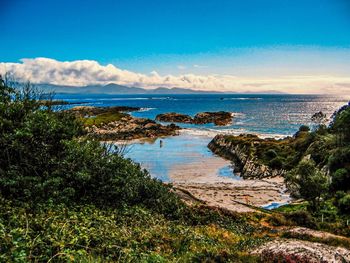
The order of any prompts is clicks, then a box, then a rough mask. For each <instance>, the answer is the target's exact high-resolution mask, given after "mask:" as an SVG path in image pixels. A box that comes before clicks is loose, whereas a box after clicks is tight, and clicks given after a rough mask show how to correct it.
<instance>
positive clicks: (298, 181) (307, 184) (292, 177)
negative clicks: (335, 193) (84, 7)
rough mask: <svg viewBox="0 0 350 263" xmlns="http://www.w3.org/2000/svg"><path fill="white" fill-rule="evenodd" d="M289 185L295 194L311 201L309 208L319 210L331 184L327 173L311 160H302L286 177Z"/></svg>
mask: <svg viewBox="0 0 350 263" xmlns="http://www.w3.org/2000/svg"><path fill="white" fill-rule="evenodd" d="M285 180H286V183H287V187H288V188H289V189H290V190H291V191H292V194H293V195H294V196H299V197H301V198H304V199H305V200H307V201H309V208H310V209H311V210H312V211H317V210H318V209H319V207H320V203H321V200H322V199H321V198H322V197H323V196H324V195H325V194H326V193H327V192H328V189H329V185H328V179H327V177H326V175H324V174H323V173H322V172H321V171H319V170H318V169H317V168H316V166H315V163H314V162H313V161H310V160H304V161H301V162H300V163H299V164H298V166H297V167H296V168H295V169H293V170H292V171H291V172H290V173H289V174H288V175H287V176H286V178H285Z"/></svg>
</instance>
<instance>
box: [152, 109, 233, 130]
mask: <svg viewBox="0 0 350 263" xmlns="http://www.w3.org/2000/svg"><path fill="white" fill-rule="evenodd" d="M156 120H157V121H163V122H180V123H192V124H207V123H214V124H215V125H218V126H224V125H228V124H230V123H232V113H230V112H225V111H218V112H200V113H198V114H196V115H195V116H194V118H192V117H191V116H189V115H186V114H180V113H176V112H170V113H163V114H158V115H157V116H156Z"/></svg>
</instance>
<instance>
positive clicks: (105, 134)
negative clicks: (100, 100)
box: [87, 115, 180, 140]
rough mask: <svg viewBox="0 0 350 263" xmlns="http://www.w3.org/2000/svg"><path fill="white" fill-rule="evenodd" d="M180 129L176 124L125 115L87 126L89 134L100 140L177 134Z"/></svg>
mask: <svg viewBox="0 0 350 263" xmlns="http://www.w3.org/2000/svg"><path fill="white" fill-rule="evenodd" d="M179 130H180V127H179V126H176V125H175V124H170V125H166V126H165V125H161V124H159V123H156V122H155V121H153V120H150V119H144V118H134V117H132V116H129V115H127V116H125V117H123V118H121V119H120V120H118V121H113V122H110V123H108V124H104V125H102V126H100V127H96V126H94V125H93V126H91V127H87V131H88V134H89V135H90V136H92V137H94V138H97V139H99V140H132V139H140V138H155V137H163V136H173V135H177V134H178V131H179Z"/></svg>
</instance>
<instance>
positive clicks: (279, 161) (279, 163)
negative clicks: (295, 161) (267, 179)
mask: <svg viewBox="0 0 350 263" xmlns="http://www.w3.org/2000/svg"><path fill="white" fill-rule="evenodd" d="M284 162H285V159H284V158H282V157H280V156H278V157H275V158H273V159H272V160H271V161H270V162H269V166H270V167H271V168H272V169H282V167H283V164H284Z"/></svg>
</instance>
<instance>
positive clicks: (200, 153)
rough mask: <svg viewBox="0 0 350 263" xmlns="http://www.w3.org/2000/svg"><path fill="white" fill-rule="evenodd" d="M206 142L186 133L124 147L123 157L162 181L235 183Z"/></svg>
mask: <svg viewBox="0 0 350 263" xmlns="http://www.w3.org/2000/svg"><path fill="white" fill-rule="evenodd" d="M210 140H211V138H210V137H207V136H192V135H188V134H181V135H179V136H172V137H166V138H158V139H155V140H142V141H140V140H139V141H135V142H133V143H131V144H129V145H128V146H127V147H126V151H125V157H127V158H131V159H133V160H136V161H137V162H138V163H140V164H141V166H142V167H144V168H145V169H147V170H148V171H150V173H151V175H152V176H154V177H157V178H159V179H160V180H162V181H165V182H183V181H192V182H193V181H195V182H199V181H201V182H208V181H212V180H215V179H217V180H220V181H221V179H223V180H225V178H230V179H234V180H239V179H240V177H238V176H235V175H234V174H233V169H232V167H231V163H230V162H229V161H226V160H223V159H222V158H220V157H218V156H215V155H213V153H212V152H211V151H210V150H209V149H208V148H207V144H208V143H209V142H210ZM211 177H213V178H211Z"/></svg>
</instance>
